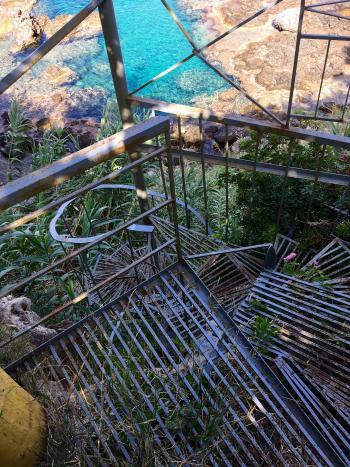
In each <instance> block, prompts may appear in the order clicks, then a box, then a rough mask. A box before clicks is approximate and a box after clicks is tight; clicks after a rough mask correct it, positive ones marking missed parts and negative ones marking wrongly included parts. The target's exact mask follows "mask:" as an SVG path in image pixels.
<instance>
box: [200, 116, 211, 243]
mask: <svg viewBox="0 0 350 467" xmlns="http://www.w3.org/2000/svg"><path fill="white" fill-rule="evenodd" d="M198 124H199V134H200V145H201V150H200V155H201V167H202V187H203V199H204V220H205V234H206V235H208V233H209V212H208V194H207V180H206V174H205V172H206V171H205V159H204V133H203V119H202V117H200V118H199V122H198Z"/></svg>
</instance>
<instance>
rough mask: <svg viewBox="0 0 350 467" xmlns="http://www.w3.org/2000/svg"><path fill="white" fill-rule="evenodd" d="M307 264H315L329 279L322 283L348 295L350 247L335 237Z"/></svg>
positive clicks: (349, 292)
mask: <svg viewBox="0 0 350 467" xmlns="http://www.w3.org/2000/svg"><path fill="white" fill-rule="evenodd" d="M308 265H312V266H316V267H317V269H318V270H319V271H321V272H322V273H323V274H324V275H325V276H326V277H328V278H329V279H327V280H325V281H324V284H326V285H328V286H329V287H331V288H332V289H333V290H336V291H338V292H341V293H343V294H347V295H350V249H349V247H348V246H347V245H346V244H345V243H344V242H343V241H341V240H340V239H339V238H335V239H334V240H333V241H332V242H331V243H330V244H329V245H327V246H326V247H325V248H324V249H323V250H322V251H320V252H319V253H318V254H317V255H316V256H314V257H313V258H312V259H311V261H309V262H308Z"/></svg>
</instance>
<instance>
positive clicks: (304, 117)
mask: <svg viewBox="0 0 350 467" xmlns="http://www.w3.org/2000/svg"><path fill="white" fill-rule="evenodd" d="M290 116H291V117H293V118H295V119H296V120H315V116H314V115H307V114H291V115H290ZM317 120H322V121H323V122H334V123H343V121H344V120H343V119H341V118H332V117H324V116H322V115H319V116H318V117H317Z"/></svg>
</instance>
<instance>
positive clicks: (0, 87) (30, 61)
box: [0, 0, 104, 95]
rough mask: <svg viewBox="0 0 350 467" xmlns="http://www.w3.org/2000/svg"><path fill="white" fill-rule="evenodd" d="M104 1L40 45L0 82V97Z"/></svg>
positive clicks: (96, 2) (98, 0)
mask: <svg viewBox="0 0 350 467" xmlns="http://www.w3.org/2000/svg"><path fill="white" fill-rule="evenodd" d="M103 1H104V0H92V1H91V2H90V3H89V4H88V5H86V7H84V8H83V9H82V10H81V11H80V12H79V13H78V14H76V15H75V16H74V17H73V18H72V19H70V20H69V21H68V22H67V23H66V24H65V25H64V26H63V27H62V28H61V29H59V30H58V31H57V32H55V34H53V35H52V36H51V37H50V38H49V39H47V40H46V41H45V42H44V43H43V44H42V45H40V46H39V47H38V48H37V49H36V50H35V51H34V52H33V53H31V54H30V55H29V56H28V57H27V58H26V59H25V60H23V62H22V63H21V64H20V65H18V66H17V67H16V68H15V69H14V70H13V71H11V72H10V73H9V74H8V75H6V76H5V77H4V78H3V79H2V80H1V81H0V95H1V94H3V93H4V92H5V91H6V90H7V89H8V88H9V87H10V86H12V85H13V84H14V83H15V82H16V81H17V80H18V79H19V78H20V77H21V76H23V75H24V74H25V73H26V72H27V71H29V70H30V69H31V68H32V67H33V66H34V65H35V64H36V63H37V62H38V61H39V60H41V59H42V58H43V57H44V56H45V55H46V54H47V53H48V52H50V50H52V49H53V48H54V47H55V46H56V45H57V44H58V43H59V42H61V41H62V39H64V38H65V37H66V36H67V35H68V34H70V33H71V32H72V31H73V30H74V29H75V28H76V27H77V26H79V24H80V23H81V22H82V21H84V19H85V18H87V17H88V16H89V15H90V14H91V13H92V12H93V11H94V10H95V9H96V8H97V7H98V6H99V5H100V4H101V3H102V2H103Z"/></svg>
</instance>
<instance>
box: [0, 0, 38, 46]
mask: <svg viewBox="0 0 350 467" xmlns="http://www.w3.org/2000/svg"><path fill="white" fill-rule="evenodd" d="M35 3H36V0H23V1H20V0H2V1H1V3H0V18H1V21H0V39H6V38H8V40H9V41H10V51H11V52H13V53H17V52H21V51H22V50H26V49H28V48H31V47H34V46H36V45H37V44H38V43H39V42H40V40H41V37H42V34H43V29H42V27H41V24H40V22H39V21H38V20H37V18H36V17H35V16H34V15H33V14H32V8H33V6H34V4H35Z"/></svg>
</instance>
